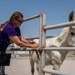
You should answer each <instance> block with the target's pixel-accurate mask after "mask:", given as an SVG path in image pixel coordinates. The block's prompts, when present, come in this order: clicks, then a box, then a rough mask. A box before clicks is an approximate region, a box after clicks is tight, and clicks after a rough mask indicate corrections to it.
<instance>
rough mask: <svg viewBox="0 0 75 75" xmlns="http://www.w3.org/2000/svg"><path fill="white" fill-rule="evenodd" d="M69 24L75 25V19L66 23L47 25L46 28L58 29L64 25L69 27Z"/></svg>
mask: <svg viewBox="0 0 75 75" xmlns="http://www.w3.org/2000/svg"><path fill="white" fill-rule="evenodd" d="M69 26H75V21H73V22H66V23H60V24H55V25H51V26H45V27H44V29H46V30H49V29H50V30H51V29H57V28H63V27H69Z"/></svg>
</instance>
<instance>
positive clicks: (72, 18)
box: [69, 10, 74, 28]
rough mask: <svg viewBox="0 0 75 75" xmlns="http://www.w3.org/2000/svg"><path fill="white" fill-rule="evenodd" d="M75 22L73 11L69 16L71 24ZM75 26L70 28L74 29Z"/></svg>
mask: <svg viewBox="0 0 75 75" xmlns="http://www.w3.org/2000/svg"><path fill="white" fill-rule="evenodd" d="M71 21H74V10H72V11H71V12H70V14H69V22H71ZM72 27H74V26H70V28H72Z"/></svg>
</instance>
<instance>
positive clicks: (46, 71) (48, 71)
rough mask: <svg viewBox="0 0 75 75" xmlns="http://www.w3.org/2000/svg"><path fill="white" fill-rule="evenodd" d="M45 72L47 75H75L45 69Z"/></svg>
mask: <svg viewBox="0 0 75 75" xmlns="http://www.w3.org/2000/svg"><path fill="white" fill-rule="evenodd" d="M43 71H44V72H45V73H50V74H55V75H75V74H68V73H64V72H61V71H57V70H49V69H45V68H44V69H43Z"/></svg>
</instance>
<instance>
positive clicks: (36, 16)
mask: <svg viewBox="0 0 75 75" xmlns="http://www.w3.org/2000/svg"><path fill="white" fill-rule="evenodd" d="M38 17H40V14H38V15H35V16H32V17H29V18H26V19H25V20H23V22H26V21H28V20H31V19H34V18H38Z"/></svg>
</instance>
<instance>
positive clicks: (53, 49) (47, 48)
mask: <svg viewBox="0 0 75 75" xmlns="http://www.w3.org/2000/svg"><path fill="white" fill-rule="evenodd" d="M24 50H25V51H36V50H37V51H39V50H40V48H23V49H21V50H20V48H19V49H15V48H13V49H10V50H7V51H24ZM43 50H46V51H47V50H49V51H75V47H46V48H43Z"/></svg>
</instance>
